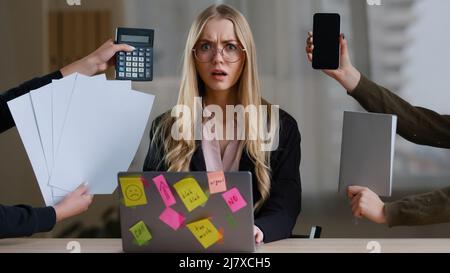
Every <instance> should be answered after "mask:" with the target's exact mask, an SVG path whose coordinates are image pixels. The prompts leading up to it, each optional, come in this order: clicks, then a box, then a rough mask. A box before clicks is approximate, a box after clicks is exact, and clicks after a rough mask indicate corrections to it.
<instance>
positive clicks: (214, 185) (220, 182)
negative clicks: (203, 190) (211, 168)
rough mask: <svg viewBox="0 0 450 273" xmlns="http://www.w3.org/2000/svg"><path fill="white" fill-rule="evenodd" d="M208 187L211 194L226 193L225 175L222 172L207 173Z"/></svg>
mask: <svg viewBox="0 0 450 273" xmlns="http://www.w3.org/2000/svg"><path fill="white" fill-rule="evenodd" d="M208 185H209V192H210V193H211V194H214V193H218V192H224V191H226V190H227V183H226V181H225V174H224V173H223V172H210V173H208Z"/></svg>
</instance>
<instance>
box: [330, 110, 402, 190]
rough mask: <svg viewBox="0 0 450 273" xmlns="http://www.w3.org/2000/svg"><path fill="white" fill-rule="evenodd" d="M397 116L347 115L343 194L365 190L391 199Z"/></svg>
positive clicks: (340, 188) (340, 176)
mask: <svg viewBox="0 0 450 273" xmlns="http://www.w3.org/2000/svg"><path fill="white" fill-rule="evenodd" d="M396 129H397V116H395V115H389V114H376V113H360V112H344V126H343V129H342V146H341V163H340V173H339V191H340V192H345V193H346V192H347V187H348V186H351V185H358V186H365V187H368V188H369V189H371V190H372V191H374V192H375V193H376V194H378V195H380V196H391V192H392V169H393V161H394V149H395V135H396Z"/></svg>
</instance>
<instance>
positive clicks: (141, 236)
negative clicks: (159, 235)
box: [129, 221, 152, 246]
mask: <svg viewBox="0 0 450 273" xmlns="http://www.w3.org/2000/svg"><path fill="white" fill-rule="evenodd" d="M129 230H130V232H131V234H133V236H134V239H135V240H136V243H137V244H138V245H139V246H143V245H145V244H147V243H148V241H150V240H151V239H152V234H151V233H150V231H149V230H148V228H147V225H145V223H144V221H139V222H138V223H137V224H135V225H134V226H132V227H131V228H130V229H129Z"/></svg>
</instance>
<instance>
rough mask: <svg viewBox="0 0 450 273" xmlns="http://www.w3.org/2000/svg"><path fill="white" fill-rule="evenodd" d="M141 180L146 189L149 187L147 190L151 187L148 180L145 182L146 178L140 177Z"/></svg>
mask: <svg viewBox="0 0 450 273" xmlns="http://www.w3.org/2000/svg"><path fill="white" fill-rule="evenodd" d="M140 179H141V181H142V184H143V185H144V187H147V188H148V187H150V185H149V184H148V182H147V180H145V178H144V177H140Z"/></svg>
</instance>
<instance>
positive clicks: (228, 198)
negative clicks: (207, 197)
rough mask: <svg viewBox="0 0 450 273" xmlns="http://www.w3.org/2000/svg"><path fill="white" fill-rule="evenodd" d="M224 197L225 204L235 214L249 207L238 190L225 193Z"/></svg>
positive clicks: (234, 189) (233, 189)
mask: <svg viewBox="0 0 450 273" xmlns="http://www.w3.org/2000/svg"><path fill="white" fill-rule="evenodd" d="M222 197H223V199H225V202H226V203H227V205H228V207H229V208H230V209H231V212H233V213H235V212H236V211H238V210H240V209H242V208H243V207H245V206H247V202H245V200H244V198H242V195H241V193H240V192H239V190H238V189H237V188H232V189H231V190H229V191H227V192H224V193H223V194H222Z"/></svg>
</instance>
